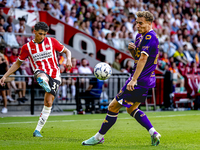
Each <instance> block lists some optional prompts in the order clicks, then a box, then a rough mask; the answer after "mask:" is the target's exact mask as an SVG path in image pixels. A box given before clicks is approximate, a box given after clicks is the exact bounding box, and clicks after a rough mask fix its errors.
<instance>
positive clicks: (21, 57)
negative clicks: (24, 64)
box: [18, 44, 29, 61]
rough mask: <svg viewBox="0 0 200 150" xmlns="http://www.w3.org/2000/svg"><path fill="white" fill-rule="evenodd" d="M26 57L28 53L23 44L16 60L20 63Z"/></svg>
mask: <svg viewBox="0 0 200 150" xmlns="http://www.w3.org/2000/svg"><path fill="white" fill-rule="evenodd" d="M28 56H29V51H28V47H27V44H25V45H23V46H22V48H21V51H20V54H19V57H18V59H19V60H20V61H24V60H25V59H26V58H27V57H28Z"/></svg>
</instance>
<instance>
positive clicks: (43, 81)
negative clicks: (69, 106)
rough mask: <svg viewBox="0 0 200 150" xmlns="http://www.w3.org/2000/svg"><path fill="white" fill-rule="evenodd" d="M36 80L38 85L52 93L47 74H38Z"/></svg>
mask: <svg viewBox="0 0 200 150" xmlns="http://www.w3.org/2000/svg"><path fill="white" fill-rule="evenodd" d="M36 80H37V82H38V84H39V85H40V86H41V87H42V88H43V89H44V90H45V91H46V92H50V91H51V88H50V86H49V78H48V76H47V75H46V74H45V73H39V74H37V73H36Z"/></svg>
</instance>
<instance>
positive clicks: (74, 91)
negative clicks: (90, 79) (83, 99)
mask: <svg viewBox="0 0 200 150" xmlns="http://www.w3.org/2000/svg"><path fill="white" fill-rule="evenodd" d="M75 83H76V81H75V80H74V79H72V85H71V91H72V99H74V98H75V95H76V86H75Z"/></svg>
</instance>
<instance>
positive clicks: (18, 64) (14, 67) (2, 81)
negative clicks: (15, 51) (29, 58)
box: [0, 59, 22, 86]
mask: <svg viewBox="0 0 200 150" xmlns="http://www.w3.org/2000/svg"><path fill="white" fill-rule="evenodd" d="M21 64H22V62H21V61H19V59H17V61H16V62H15V63H14V64H13V65H12V66H11V67H10V68H9V69H8V71H7V72H6V73H5V74H4V76H3V77H2V78H1V79H0V84H1V85H2V86H3V85H4V81H5V80H6V78H7V77H8V76H9V75H11V74H12V73H13V72H15V71H16V70H17V69H18V68H19V67H20V66H21Z"/></svg>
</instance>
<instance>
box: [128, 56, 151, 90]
mask: <svg viewBox="0 0 200 150" xmlns="http://www.w3.org/2000/svg"><path fill="white" fill-rule="evenodd" d="M147 59H148V55H146V54H144V53H141V56H140V59H139V60H138V63H137V67H136V70H135V73H134V75H133V77H132V80H131V81H130V82H129V83H128V85H127V90H129V91H133V90H134V86H135V85H136V84H137V79H138V77H139V76H140V74H141V72H142V70H143V69H144V66H145V64H146V62H147Z"/></svg>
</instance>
